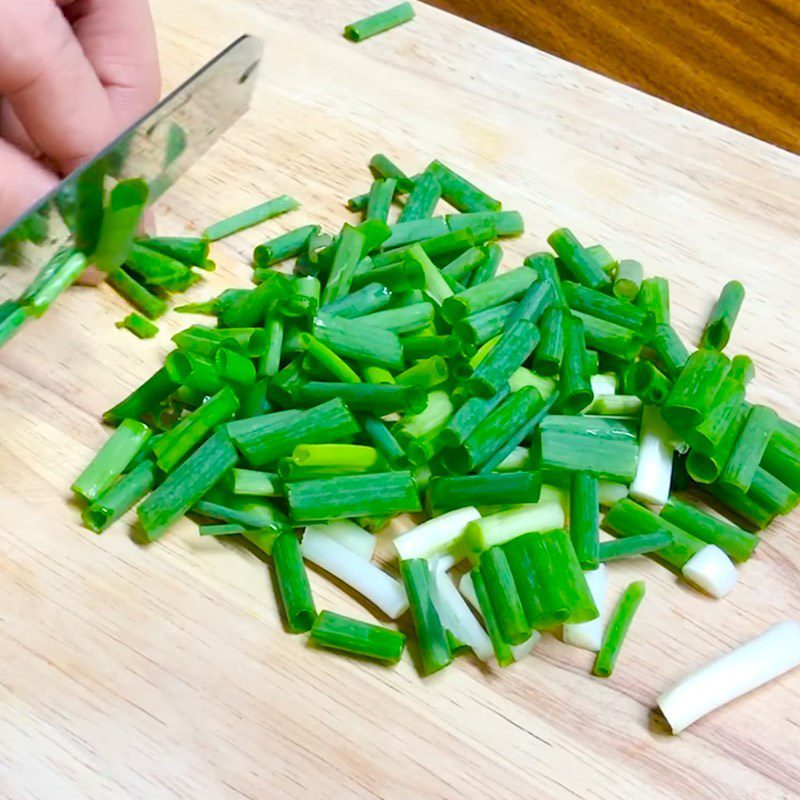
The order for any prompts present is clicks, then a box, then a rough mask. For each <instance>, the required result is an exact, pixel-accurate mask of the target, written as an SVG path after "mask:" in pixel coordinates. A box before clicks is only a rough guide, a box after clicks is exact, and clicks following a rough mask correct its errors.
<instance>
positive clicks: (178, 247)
mask: <svg viewBox="0 0 800 800" xmlns="http://www.w3.org/2000/svg"><path fill="white" fill-rule="evenodd" d="M136 241H137V243H138V244H141V245H143V246H144V247H149V248H150V249H151V250H155V251H156V252H157V253H162V254H163V255H165V256H169V257H170V258H174V259H176V260H177V261H180V262H181V263H183V264H185V265H186V266H187V267H200V268H201V269H202V268H203V267H204V266H205V263H206V261H207V260H208V240H207V239H204V238H200V237H196V236H153V237H150V238H148V239H137V240H136Z"/></svg>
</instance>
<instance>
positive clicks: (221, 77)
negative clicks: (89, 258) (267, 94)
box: [0, 36, 264, 345]
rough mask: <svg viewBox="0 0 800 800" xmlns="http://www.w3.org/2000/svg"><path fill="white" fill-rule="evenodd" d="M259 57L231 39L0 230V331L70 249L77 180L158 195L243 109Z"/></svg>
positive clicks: (249, 41) (245, 40) (255, 47)
mask: <svg viewBox="0 0 800 800" xmlns="http://www.w3.org/2000/svg"><path fill="white" fill-rule="evenodd" d="M263 55H264V45H263V42H262V41H261V40H260V39H257V38H255V37H253V36H242V37H240V38H239V39H237V40H236V41H235V42H234V43H233V44H231V45H230V46H229V47H227V48H225V49H224V50H223V51H222V52H221V53H219V54H218V55H217V56H216V57H214V58H213V59H212V60H211V61H209V62H208V63H207V64H206V65H205V66H204V67H203V68H202V69H201V70H199V71H198V72H197V73H195V75H193V76H192V77H191V78H190V79H189V80H188V81H186V83H184V84H183V85H182V86H181V87H180V88H178V89H176V90H175V91H174V92H172V94H170V95H169V96H168V97H166V98H165V99H164V100H162V101H161V102H160V103H159V104H158V105H157V106H156V107H155V108H154V109H153V110H152V111H150V112H149V113H148V114H146V115H145V116H144V117H142V118H141V119H140V120H139V121H138V122H136V123H135V124H134V125H132V126H131V127H130V128H129V129H128V130H126V131H125V132H124V133H122V134H121V135H120V136H119V137H118V138H117V139H116V140H115V141H114V142H112V143H111V144H110V145H109V146H108V147H107V148H105V150H103V151H101V152H100V153H98V154H97V156H95V158H93V159H92V160H91V161H90V162H88V163H87V164H85V165H84V166H83V167H81V168H80V169H78V170H76V171H75V172H73V173H72V174H71V175H69V176H68V177H67V178H65V179H64V180H63V181H62V182H61V183H60V184H59V185H58V186H57V187H56V188H55V189H54V190H53V191H52V192H51V193H50V194H49V195H47V197H45V198H44V199H43V200H41V201H40V202H39V203H38V204H37V205H36V206H35V207H34V208H32V209H30V210H29V211H28V212H27V213H25V214H23V215H22V216H21V217H20V218H19V219H18V220H16V221H15V222H14V223H13V224H12V225H10V226H8V227H7V228H5V229H4V230H2V231H0V328H2V323H3V315H4V309H5V310H6V311H5V313H6V314H8V313H14V311H15V310H19V309H18V304H17V303H16V300H17V299H18V298H20V297H24V296H25V292H26V289H27V288H28V287H29V286H30V285H31V284H32V283H33V282H34V281H35V279H36V276H37V275H39V273H40V272H41V271H43V270H44V269H46V268H47V264H48V262H50V260H51V259H52V257H53V256H54V255H55V254H56V253H59V252H60V251H63V250H65V249H67V248H72V247H75V245H76V236H75V225H74V220H75V218H76V216H77V215H76V208H77V204H78V203H79V202H80V197H81V193H80V191H79V190H78V187H79V184H80V183H81V177H82V176H89V175H94V176H96V175H97V174H98V170H102V174H103V175H105V184H106V186H107V187H108V186H109V185H113V184H114V182H116V181H120V180H124V179H128V178H139V179H142V180H144V181H146V182H147V184H148V186H149V188H150V192H149V200H148V203H152V202H153V201H155V200H156V199H158V197H160V196H161V195H162V194H164V192H166V191H167V189H169V187H170V186H172V184H173V183H175V181H176V180H178V178H180V176H181V175H183V173H184V172H186V170H187V169H189V167H191V166H192V164H194V163H195V162H196V161H197V160H198V159H199V158H200V157H201V156H202V155H203V153H205V152H206V151H207V150H208V149H209V148H210V147H211V146H212V145H213V144H214V143H215V142H216V141H217V140H218V139H219V138H220V137H221V136H222V134H223V133H225V131H226V130H227V129H228V128H229V127H230V126H231V125H232V124H233V123H234V122H236V120H237V119H239V117H241V116H242V114H244V112H245V111H247V109H248V108H249V106H250V100H251V98H252V94H253V89H254V86H255V82H256V76H257V73H258V68H259V65H260V63H261V61H262V59H263ZM2 339H3V337H2V336H0V345H2Z"/></svg>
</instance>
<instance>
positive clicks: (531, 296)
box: [505, 267, 555, 328]
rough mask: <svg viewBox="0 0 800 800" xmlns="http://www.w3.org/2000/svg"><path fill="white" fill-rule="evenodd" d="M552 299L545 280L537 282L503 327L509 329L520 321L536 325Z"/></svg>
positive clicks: (550, 289) (549, 286)
mask: <svg viewBox="0 0 800 800" xmlns="http://www.w3.org/2000/svg"><path fill="white" fill-rule="evenodd" d="M534 269H535V267H534ZM537 274H538V273H537ZM554 298H555V294H554V292H553V286H552V284H551V283H550V282H549V281H547V280H543V279H540V280H537V281H536V282H535V283H532V284H531V285H530V286H529V287H528V290H527V291H526V292H525V294H524V295H522V297H521V298H520V300H519V302H518V303H517V304H516V306H515V308H514V313H513V314H512V315H511V316H510V317H509V319H508V321H507V322H506V325H505V327H506V328H511V327H512V326H513V325H515V324H516V323H517V322H519V321H520V320H525V321H526V322H530V323H531V324H533V325H535V324H537V323H538V322H539V320H540V319H541V317H542V315H543V314H544V313H545V312H546V311H547V310H548V309H549V308H550V307H551V306H552V305H553V302H554Z"/></svg>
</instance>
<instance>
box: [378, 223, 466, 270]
mask: <svg viewBox="0 0 800 800" xmlns="http://www.w3.org/2000/svg"><path fill="white" fill-rule="evenodd" d="M391 230H392V234H391V236H390V237H389V238H388V239H387V240H386V241H385V242H384V243H383V249H384V250H392V249H393V248H395V247H402V246H403V245H407V244H414V243H416V242H422V241H424V240H425V239H433V238H434V237H438V236H444V234H446V233H449V232H450V228H449V226H448V224H447V219H446V218H445V217H430V218H429V219H414V220H410V221H409V222H398V223H397V224H396V225H392V228H391ZM393 260H394V259H393Z"/></svg>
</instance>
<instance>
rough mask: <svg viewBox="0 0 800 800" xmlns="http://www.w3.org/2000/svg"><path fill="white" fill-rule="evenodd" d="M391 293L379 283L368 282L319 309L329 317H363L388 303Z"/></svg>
mask: <svg viewBox="0 0 800 800" xmlns="http://www.w3.org/2000/svg"><path fill="white" fill-rule="evenodd" d="M391 299H392V293H391V291H390V290H389V288H388V287H387V286H384V285H382V284H380V283H368V284H367V285H366V286H362V287H361V288H360V289H358V290H356V291H354V292H351V293H350V294H348V295H346V296H344V297H340V298H339V299H338V300H334V301H333V302H332V303H327V304H326V305H323V306H322V308H321V309H320V310H321V311H322V313H323V314H326V315H327V316H329V317H345V318H346V319H353V318H354V317H363V316H366V315H368V314H372V313H373V312H374V311H380V310H381V309H382V308H385V307H386V306H387V305H389V302H390V300H391Z"/></svg>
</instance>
